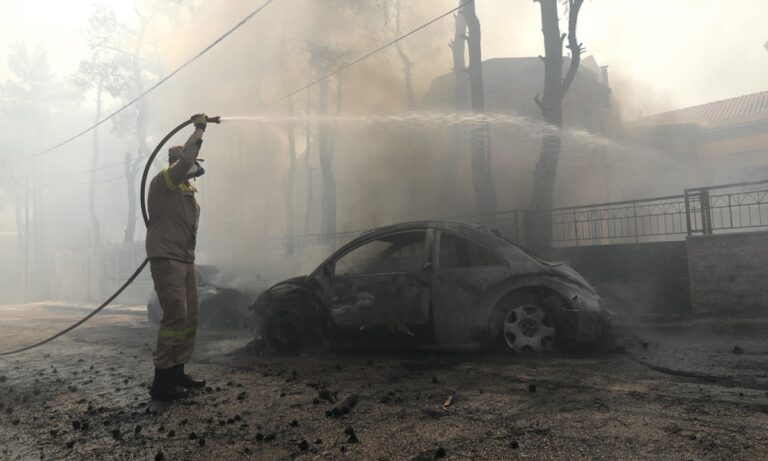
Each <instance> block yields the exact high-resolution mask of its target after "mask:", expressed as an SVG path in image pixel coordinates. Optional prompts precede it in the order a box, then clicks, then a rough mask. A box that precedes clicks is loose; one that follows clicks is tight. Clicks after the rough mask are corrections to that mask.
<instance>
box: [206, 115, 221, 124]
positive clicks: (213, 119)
mask: <svg viewBox="0 0 768 461" xmlns="http://www.w3.org/2000/svg"><path fill="white" fill-rule="evenodd" d="M205 121H206V122H208V123H221V115H217V116H215V117H206V118H205Z"/></svg>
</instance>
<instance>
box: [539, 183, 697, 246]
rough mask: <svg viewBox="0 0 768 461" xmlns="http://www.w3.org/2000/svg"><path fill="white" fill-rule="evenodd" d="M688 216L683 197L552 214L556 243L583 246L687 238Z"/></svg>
mask: <svg viewBox="0 0 768 461" xmlns="http://www.w3.org/2000/svg"><path fill="white" fill-rule="evenodd" d="M685 216H686V214H685V200H684V197H683V196H682V195H672V196H667V197H655V198H649V199H642V200H627V201H623V202H612V203H602V204H596V205H588V206H579V207H566V208H557V209H554V210H552V241H553V243H554V244H555V245H557V246H581V245H600V244H607V243H637V242H641V241H654V240H660V239H661V238H662V237H666V239H669V238H670V237H672V236H675V237H677V236H683V235H685V233H686V226H685V223H686V218H685ZM680 238H682V237H680Z"/></svg>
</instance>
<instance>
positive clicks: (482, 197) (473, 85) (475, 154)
mask: <svg viewBox="0 0 768 461" xmlns="http://www.w3.org/2000/svg"><path fill="white" fill-rule="evenodd" d="M461 12H462V14H463V16H464V18H465V20H466V23H467V31H468V32H469V34H468V36H467V49H468V51H469V97H470V98H469V99H470V106H471V108H472V112H474V113H477V114H482V113H484V112H485V94H484V91H485V90H484V87H483V58H482V51H481V34H480V20H479V19H478V17H477V14H476V12H475V2H468V3H466V4H465V5H464V6H463V7H462V8H461ZM490 134H491V133H490V127H489V126H488V123H487V122H484V121H473V122H472V124H471V128H470V135H469V136H470V137H469V139H470V146H471V151H472V156H471V167H472V184H473V188H474V192H475V212H476V213H477V214H479V215H481V220H482V221H486V222H488V223H490V222H489V221H492V220H491V219H490V217H491V216H492V215H490V214H489V213H493V212H494V211H496V190H495V188H494V186H493V172H492V168H491V142H490V141H491V136H490Z"/></svg>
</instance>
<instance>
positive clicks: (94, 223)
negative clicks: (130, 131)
mask: <svg viewBox="0 0 768 461" xmlns="http://www.w3.org/2000/svg"><path fill="white" fill-rule="evenodd" d="M102 91H103V81H102V79H101V78H99V82H98V83H97V85H96V121H95V123H98V122H99V121H100V120H101V93H102ZM98 166H99V128H98V127H96V128H94V129H93V157H92V161H91V168H92V171H91V183H90V185H89V186H88V209H89V211H90V214H91V230H92V232H93V246H95V247H100V246H101V227H100V224H99V217H98V213H97V212H96V170H97V168H98Z"/></svg>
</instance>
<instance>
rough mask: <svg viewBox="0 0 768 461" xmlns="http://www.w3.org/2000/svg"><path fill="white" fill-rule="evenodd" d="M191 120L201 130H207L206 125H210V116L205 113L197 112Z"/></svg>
mask: <svg viewBox="0 0 768 461" xmlns="http://www.w3.org/2000/svg"><path fill="white" fill-rule="evenodd" d="M191 120H192V123H194V124H195V128H199V129H201V130H205V127H206V126H207V125H208V116H206V115H205V114H195V115H193V116H192V117H191Z"/></svg>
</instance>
